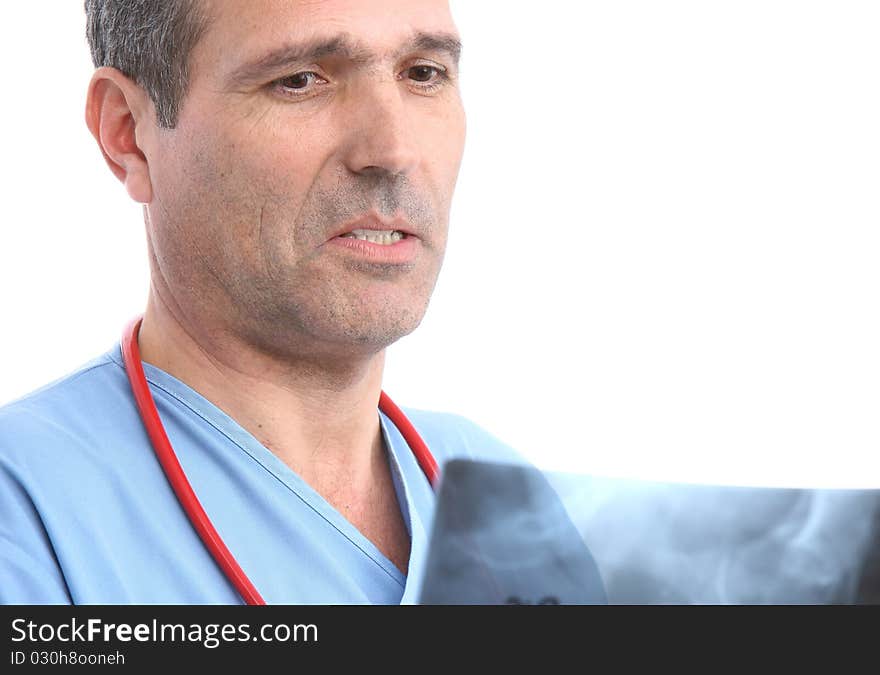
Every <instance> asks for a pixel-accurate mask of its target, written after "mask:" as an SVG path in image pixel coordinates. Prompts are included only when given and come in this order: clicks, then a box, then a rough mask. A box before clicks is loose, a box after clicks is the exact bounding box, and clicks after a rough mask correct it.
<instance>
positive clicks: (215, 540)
mask: <svg viewBox="0 0 880 675" xmlns="http://www.w3.org/2000/svg"><path fill="white" fill-rule="evenodd" d="M141 321H143V316H138V317H136V318H134V319H132V321H131V322H130V323H129V324H128V325H127V326H126V328H125V332H124V333H123V334H122V358H123V360H124V361H125V372H126V374H127V375H128V381H129V383H130V384H131V391H132V393H133V394H134V400H135V402H136V403H137V407H138V410H139V411H140V415H141V420H142V421H143V423H144V428H145V429H146V430H147V434H148V435H149V437H150V441H151V443H152V444H153V450H154V451H155V452H156V457H158V458H159V463H160V464H161V465H162V469H163V470H164V471H165V476H166V477H167V478H168V482H169V483H170V484H171V487H172V488H173V489H174V493H175V494H176V495H177V499H178V501H180V505H181V506H182V507H183V510H184V511H185V512H186V515H187V517H188V518H189V521H190V522H191V523H192V526H193V527H194V528H195V530H196V532H197V533H198V535H199V537H201V539H202V542H204V544H205V547H206V548H207V549H208V551H209V552H210V553H211V555H212V556H213V558H214V560H215V561H216V562H217V565H219V567H220V569H221V570H222V571H223V574H225V575H226V578H227V579H229V581H230V582H231V583H232V585H233V586H235V589H236V590H237V591H238V592H239V594H240V595H241V597H242V598H243V599H244V601H245V602H246V603H247V604H249V605H265V604H266V601H265V600H263V598H262V596H261V595H260V594H259V592H258V591H257V589H256V588H255V587H254V585H253V583H251V580H250V579H248V577H247V575H246V574H245V573H244V570H242V569H241V567H240V566H239V564H238V562H237V561H236V560H235V558H234V557H233V555H232V553H231V552H230V551H229V549H228V548H227V547H226V544H224V543H223V540H222V539H221V538H220V535H219V534H218V533H217V530H215V529H214V525H213V524H212V523H211V519H210V518H208V514H207V513H205V509H204V508H202V505H201V503H200V502H199V500H198V497H196V494H195V492H193V489H192V486H191V485H190V484H189V481H188V480H187V478H186V474H185V473H184V471H183V467H181V466H180V462H179V461H178V460H177V455H175V454H174V449H173V448H172V447H171V442H170V441H169V440H168V435H167V434H166V433H165V427H163V426H162V420H161V419H159V412H158V411H157V410H156V403H155V402H154V401H153V395H152V394H151V393H150V388H149V386H148V385H147V379H146V376H145V375H144V367H143V364H142V363H141V352H140V348H139V347H138V339H137V338H138V332H139V331H140V327H141ZM379 410H381V411H382V412H383V413H385V414H386V415H387V416H388V418H389V419H390V420H391V421H392V422H393V423H394V426H396V427H397V429H398V431H400V434H401V435H402V436H403V438H404V440H405V441H406V442H407V444H408V445H409V447H410V449H411V450H412V453H413V455H415V458H416V460H417V461H418V463H419V466H420V467H421V469H422V471H423V472H424V473H425V476H426V477H427V479H428V482H429V483H431V487H434V488H436V486H437V480H438V478H439V476H440V472H439V469H438V468H437V461H436V460H435V459H434V456H433V455H432V454H431V451H430V450H428V446H427V445H425V441H423V440H422V437H421V436H419V434H418V432H417V431H416V430H415V427H413V425H412V423H411V422H410V421H409V420H408V419H407V418H406V415H404V414H403V412H402V411H401V410H400V408H398V407H397V406H396V405H395V404H394V402H393V401H392V400H391V399H390V398H388V396H387V394H385V392H384V391H383V392H381V393H380V395H379Z"/></svg>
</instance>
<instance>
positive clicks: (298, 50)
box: [227, 31, 461, 84]
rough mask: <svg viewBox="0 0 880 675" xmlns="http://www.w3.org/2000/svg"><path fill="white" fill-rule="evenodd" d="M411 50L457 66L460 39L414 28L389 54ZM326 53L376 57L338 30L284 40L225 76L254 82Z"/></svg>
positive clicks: (362, 59)
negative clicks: (442, 57)
mask: <svg viewBox="0 0 880 675" xmlns="http://www.w3.org/2000/svg"><path fill="white" fill-rule="evenodd" d="M414 51H430V52H443V53H445V54H447V55H448V56H449V58H450V59H451V60H452V62H453V64H454V65H455V66H456V67H457V66H458V62H459V60H460V58H461V41H460V40H459V39H458V37H457V36H455V35H454V34H452V33H442V32H440V33H431V32H425V31H418V32H416V33H413V34H412V36H410V38H409V39H408V40H407V41H406V42H404V43H403V44H402V45H401V46H400V47H399V48H397V49H396V50H395V51H394V53H393V56H394V58H395V59H398V58H400V57H401V56H403V55H405V54H407V53H409V52H414ZM328 56H336V57H341V58H344V59H346V60H348V61H350V62H352V63H354V64H356V65H362V66H363V65H370V64H373V63H376V62H377V61H379V56H378V55H377V54H375V52H373V51H371V50H370V49H369V48H367V47H366V46H365V45H364V44H363V43H361V42H359V41H357V40H355V39H353V38H352V37H351V36H350V35H348V34H346V33H339V34H338V35H333V36H330V37H322V38H315V39H312V40H307V41H305V42H299V43H285V44H283V45H281V46H279V47H276V48H274V49H272V50H270V51H268V52H266V53H265V54H262V55H261V56H258V57H257V58H255V59H253V60H252V61H248V62H246V63H244V64H242V65H240V66H239V67H237V68H235V69H234V70H233V71H232V73H230V75H229V77H228V78H227V79H228V82H230V83H233V84H243V83H249V82H254V81H257V80H260V79H262V78H263V77H265V76H266V75H267V74H271V73H275V72H279V71H282V70H285V69H287V68H290V67H293V66H297V65H302V64H304V63H311V62H314V61H318V60H320V59H324V58H327V57H328Z"/></svg>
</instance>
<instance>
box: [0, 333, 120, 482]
mask: <svg viewBox="0 0 880 675" xmlns="http://www.w3.org/2000/svg"><path fill="white" fill-rule="evenodd" d="M111 354H112V350H111V351H109V352H106V353H104V354H102V355H101V356H98V357H96V358H94V359H91V360H90V361H88V362H86V363H84V364H83V365H81V366H80V367H78V368H76V369H75V370H74V371H73V372H71V373H69V374H67V375H65V376H64V377H61V378H59V379H57V380H55V381H54V382H51V383H49V384H47V385H45V386H43V387H40V388H39V389H37V390H35V391H33V392H30V393H29V394H26V395H25V396H22V397H20V398H18V399H16V400H14V401H11V402H9V403H7V404H5V405H3V406H2V407H0V464H7V463H9V462H13V463H15V462H24V463H31V462H32V461H35V460H39V459H41V458H43V459H48V460H50V461H52V460H53V459H58V457H52V455H55V454H63V453H59V452H58V451H59V450H61V449H64V448H69V447H70V446H71V445H74V444H76V443H77V442H81V441H82V440H83V438H85V437H91V436H92V435H93V434H94V433H96V432H99V431H100V429H101V427H102V426H105V425H106V424H107V423H108V420H110V419H112V418H113V416H114V413H115V411H114V407H116V406H119V405H120V400H124V399H120V396H119V394H120V392H123V389H122V386H123V385H124V384H125V382H126V380H125V375H124V373H122V372H121V371H120V370H119V366H118V365H117V364H116V362H115V361H114V360H113V359H112V358H111ZM123 393H124V392H123Z"/></svg>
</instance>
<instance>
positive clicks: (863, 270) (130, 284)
mask: <svg viewBox="0 0 880 675" xmlns="http://www.w3.org/2000/svg"><path fill="white" fill-rule="evenodd" d="M81 7H82V3H81V2H80V1H79V0H54V1H52V2H48V3H44V2H41V3H36V2H28V3H16V4H15V5H12V4H10V5H9V6H4V8H3V12H4V14H3V21H2V29H0V30H2V40H0V50H2V52H0V56H2V63H3V70H4V76H5V77H4V85H5V86H4V94H3V106H2V109H0V122H2V138H3V162H2V169H0V170H2V172H3V176H2V185H3V202H2V206H3V216H4V218H3V225H2V227H0V307H2V323H0V403H2V402H5V401H9V400H11V399H13V398H16V397H18V396H20V395H22V394H24V393H25V392H27V391H29V390H31V389H33V388H35V387H37V386H39V385H41V384H43V383H45V382H47V381H49V380H51V379H54V378H56V377H59V376H61V375H63V374H64V373H65V372H67V371H69V370H71V369H72V368H74V367H75V366H77V365H78V364H80V363H82V362H83V361H85V360H87V359H89V358H91V357H92V356H95V355H97V354H98V353H100V352H103V351H105V350H106V349H108V348H109V347H110V346H111V345H112V343H113V342H114V341H115V340H116V339H118V334H119V332H120V331H121V328H122V326H123V324H124V323H125V322H126V320H127V319H129V318H130V317H131V316H132V315H134V314H135V313H138V312H140V311H142V309H143V307H144V303H145V300H146V292H147V283H148V273H147V262H146V253H145V250H146V248H145V243H144V239H143V227H142V221H141V213H140V208H139V206H138V205H136V204H135V203H134V202H131V201H130V200H129V199H128V197H127V196H126V195H125V192H124V190H123V188H122V187H121V186H120V185H119V184H118V183H117V182H116V180H115V179H114V178H113V177H112V176H111V174H110V172H109V171H108V170H107V169H106V168H105V166H104V164H103V161H102V159H101V158H100V155H99V152H98V149H97V147H96V146H95V145H94V143H93V141H92V139H91V136H90V135H89V134H88V131H87V130H86V127H85V124H84V123H83V113H82V111H83V104H84V97H85V91H86V86H87V82H88V78H89V75H90V73H91V70H92V67H91V63H90V61H89V57H88V49H87V46H86V43H85V38H84V37H83V32H84V18H83V15H82V9H81ZM453 7H454V10H455V12H456V17H457V20H458V24H459V28H460V29H461V32H462V35H463V38H464V41H465V54H464V61H463V68H464V70H463V78H464V83H463V87H464V94H465V103H466V105H467V109H468V113H469V127H468V142H467V149H466V155H465V161H464V165H463V168H462V173H461V177H460V181H459V188H458V193H457V197H456V203H455V205H454V208H453V219H452V231H451V236H450V245H449V250H448V253H447V258H446V264H445V267H444V272H443V274H442V275H441V279H440V283H439V284H438V287H437V291H436V294H435V296H434V299H433V301H432V305H431V308H430V310H429V312H428V315H427V317H426V319H425V321H424V322H423V324H422V326H421V327H420V328H419V330H418V331H416V333H414V334H413V335H412V336H410V337H408V338H406V339H404V340H403V341H401V342H400V343H398V344H397V345H395V346H394V347H392V348H391V349H390V351H389V359H388V367H387V371H386V380H385V389H386V390H387V391H388V392H389V394H391V396H392V397H393V398H394V399H396V400H398V401H399V402H400V403H403V404H404V405H408V406H413V407H423V408H428V409H436V410H448V411H453V412H458V413H460V414H464V415H466V416H468V417H470V418H472V419H474V420H475V421H477V422H478V423H480V424H482V425H483V426H484V427H486V428H487V429H489V430H491V431H492V432H493V433H494V434H496V435H497V436H499V437H500V438H502V439H504V440H506V441H507V442H509V443H510V444H511V445H513V446H514V447H516V448H517V449H519V450H520V451H521V452H522V453H523V454H525V455H526V456H527V457H529V458H530V459H532V460H534V461H535V462H536V463H538V464H539V465H540V466H542V467H545V468H565V469H569V470H574V471H579V472H593V473H602V474H610V475H627V476H643V477H653V478H673V479H678V480H689V481H701V480H702V481H715V482H724V483H746V484H776V485H825V486H873V487H880V356H878V345H880V313H878V309H880V307H878V306H880V302H878V301H880V263H878V261H880V196H878V195H880V124H878V120H880V79H878V78H880V76H878V72H880V40H878V39H877V35H878V34H880V10H878V7H880V5H878V3H876V2H874V1H871V2H856V1H848V0H834V1H831V0H826V1H809V0H801V1H798V2H783V1H780V0H760V1H753V0H738V1H736V2H733V1H725V2H706V1H700V2H697V1H690V2H686V1H682V0H669V1H666V2H649V1H642V0H640V1H634V0H615V1H613V2H612V1H610V0H609V1H607V2H578V3H575V2H562V1H561V0H557V1H555V2H554V1H550V2H542V3H534V2H501V1H500V0H496V1H490V0H481V1H480V2H475V1H474V0H458V1H456V2H454V4H453Z"/></svg>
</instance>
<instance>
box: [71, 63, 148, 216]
mask: <svg viewBox="0 0 880 675" xmlns="http://www.w3.org/2000/svg"><path fill="white" fill-rule="evenodd" d="M150 111H151V102H150V99H149V96H148V95H147V93H146V92H145V91H144V90H143V89H142V88H141V87H140V86H138V85H137V84H135V83H134V82H133V81H132V80H130V79H129V78H128V77H126V76H125V75H124V74H123V73H122V72H121V71H119V70H117V69H115V68H106V67H104V68H98V69H97V70H96V71H95V74H94V75H93V76H92V80H91V82H90V83H89V91H88V95H87V97H86V124H87V125H88V127H89V131H91V132H92V136H94V137H95V140H96V141H98V147H99V148H101V153H102V154H103V155H104V160H105V161H106V162H107V166H109V167H110V170H111V171H112V172H113V174H114V175H115V176H116V177H117V178H118V179H119V180H120V181H122V182H123V183H124V184H125V189H126V190H127V191H128V194H129V196H130V197H131V198H132V199H134V200H135V201H136V202H140V203H142V204H147V203H149V202H151V201H152V200H153V185H152V181H151V180H150V167H149V164H148V162H147V158H146V155H145V154H144V152H143V151H142V150H141V148H140V147H139V145H138V137H139V136H141V137H143V136H145V135H146V134H145V133H144V132H145V131H146V128H145V126H146V125H152V124H154V122H153V121H152V116H151V115H150V114H149V112H150Z"/></svg>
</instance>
